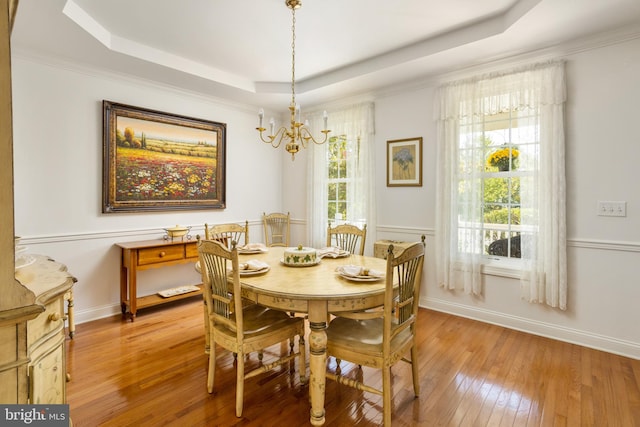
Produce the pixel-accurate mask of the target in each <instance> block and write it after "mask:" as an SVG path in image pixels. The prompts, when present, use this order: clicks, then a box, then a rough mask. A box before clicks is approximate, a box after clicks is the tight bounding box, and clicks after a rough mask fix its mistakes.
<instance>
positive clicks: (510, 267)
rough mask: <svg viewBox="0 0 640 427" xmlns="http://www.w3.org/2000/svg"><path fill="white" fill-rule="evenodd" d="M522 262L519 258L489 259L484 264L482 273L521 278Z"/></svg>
mask: <svg viewBox="0 0 640 427" xmlns="http://www.w3.org/2000/svg"><path fill="white" fill-rule="evenodd" d="M521 271H522V263H521V262H520V261H519V260H508V259H487V260H486V261H485V262H484V264H483V265H482V274H484V275H488V276H499V277H508V278H511V279H520V276H521Z"/></svg>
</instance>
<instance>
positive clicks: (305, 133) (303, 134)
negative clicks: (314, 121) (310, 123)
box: [299, 126, 331, 148]
mask: <svg viewBox="0 0 640 427" xmlns="http://www.w3.org/2000/svg"><path fill="white" fill-rule="evenodd" d="M320 132H321V133H323V134H324V139H323V140H322V141H319V140H317V139H315V138H314V137H313V135H312V134H311V131H310V130H309V128H307V127H306V126H302V127H301V128H300V129H299V133H300V138H301V140H304V143H303V146H304V147H305V148H306V143H308V142H309V141H311V142H313V143H314V144H317V145H322V144H324V143H325V142H327V138H328V137H329V132H331V131H330V130H328V129H324V130H321V131H320Z"/></svg>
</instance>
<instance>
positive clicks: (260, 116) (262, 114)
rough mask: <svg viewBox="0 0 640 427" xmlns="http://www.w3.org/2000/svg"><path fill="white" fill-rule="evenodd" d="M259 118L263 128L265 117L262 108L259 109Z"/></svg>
mask: <svg viewBox="0 0 640 427" xmlns="http://www.w3.org/2000/svg"><path fill="white" fill-rule="evenodd" d="M258 118H259V119H260V128H262V119H263V118H264V110H263V109H262V108H261V109H260V111H258Z"/></svg>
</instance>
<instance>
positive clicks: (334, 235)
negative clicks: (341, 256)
mask: <svg viewBox="0 0 640 427" xmlns="http://www.w3.org/2000/svg"><path fill="white" fill-rule="evenodd" d="M366 238H367V224H365V225H363V226H362V228H358V227H357V226H355V225H352V224H340V225H337V226H335V227H331V223H329V226H328V227H327V246H337V247H339V248H341V249H344V250H345V251H349V252H350V253H352V254H355V255H364V243H365V240H366Z"/></svg>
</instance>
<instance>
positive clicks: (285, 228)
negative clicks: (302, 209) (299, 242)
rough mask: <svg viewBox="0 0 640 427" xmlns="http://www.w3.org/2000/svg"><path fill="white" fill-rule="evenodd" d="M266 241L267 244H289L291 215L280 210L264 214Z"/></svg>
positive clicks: (263, 222) (263, 223)
mask: <svg viewBox="0 0 640 427" xmlns="http://www.w3.org/2000/svg"><path fill="white" fill-rule="evenodd" d="M262 225H263V226H264V243H265V245H267V246H285V247H288V246H289V232H290V215H289V212H287V213H286V214H284V213H280V212H273V213H270V214H267V213H263V214H262Z"/></svg>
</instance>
